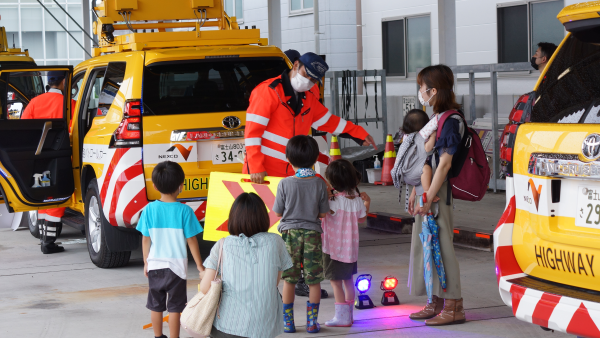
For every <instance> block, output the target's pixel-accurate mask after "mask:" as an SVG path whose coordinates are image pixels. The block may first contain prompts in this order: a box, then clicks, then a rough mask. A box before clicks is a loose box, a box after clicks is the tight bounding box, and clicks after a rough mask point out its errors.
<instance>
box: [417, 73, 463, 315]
mask: <svg viewBox="0 0 600 338" xmlns="http://www.w3.org/2000/svg"><path fill="white" fill-rule="evenodd" d="M417 83H418V84H419V86H420V89H419V101H421V104H422V105H423V106H425V107H431V108H433V114H434V115H433V116H432V117H431V118H432V120H433V119H436V120H439V118H440V116H441V115H442V114H444V113H448V111H453V110H458V109H459V107H460V106H459V104H458V103H456V100H455V96H454V92H453V91H452V88H453V86H454V75H453V74H452V70H451V69H450V68H449V67H447V66H444V65H435V66H429V67H426V68H424V69H423V70H421V72H419V74H418V76H417ZM428 125H429V124H428ZM437 128H442V130H441V134H439V133H438V134H439V135H440V137H439V138H438V139H437V140H435V145H434V151H433V154H432V155H431V156H430V158H429V159H428V161H427V163H428V165H429V164H431V170H432V172H433V179H432V180H431V184H428V183H429V182H422V183H425V184H423V185H424V187H423V188H425V189H424V191H425V193H426V195H427V198H426V201H424V203H423V206H422V207H421V206H419V202H418V201H419V199H420V198H421V196H420V195H419V193H418V191H417V190H420V189H413V190H412V193H411V195H410V198H409V204H408V209H409V213H410V214H412V215H414V216H415V223H414V225H413V231H412V244H411V262H410V276H409V281H408V282H409V286H410V289H411V293H412V292H413V291H414V292H415V294H416V295H420V296H423V295H426V289H425V281H424V278H423V245H422V243H421V240H420V238H419V234H420V233H421V230H422V229H421V224H422V222H423V218H424V216H425V215H427V213H429V211H430V209H431V206H432V202H436V201H437V200H438V198H435V199H436V201H434V197H436V196H437V197H439V203H437V204H438V218H437V224H438V225H439V237H440V248H441V256H442V260H443V262H444V268H445V270H446V291H444V290H443V289H442V287H441V285H440V282H439V279H438V277H437V274H436V271H435V269H433V297H432V301H431V302H428V303H427V304H426V305H425V307H424V308H423V309H422V310H421V311H419V312H416V313H413V314H411V315H410V318H411V319H428V320H427V321H426V322H425V324H426V325H429V326H437V325H448V324H459V323H464V321H465V312H464V308H463V300H462V295H461V286H460V269H459V265H458V260H457V259H456V254H455V252H454V244H453V236H454V223H453V207H452V203H453V202H452V196H451V194H450V195H449V194H448V187H447V184H448V181H447V177H448V171H449V170H450V168H451V166H452V156H453V155H454V153H455V152H456V150H457V147H458V145H459V143H460V141H461V139H462V135H463V134H464V132H465V129H466V126H465V125H464V124H463V122H462V120H459V119H455V118H448V119H446V120H445V122H444V123H443V125H442V126H437ZM435 136H436V135H435V133H434V134H433V135H432V137H435ZM425 168H426V170H427V169H428V168H427V166H426V167H425Z"/></svg>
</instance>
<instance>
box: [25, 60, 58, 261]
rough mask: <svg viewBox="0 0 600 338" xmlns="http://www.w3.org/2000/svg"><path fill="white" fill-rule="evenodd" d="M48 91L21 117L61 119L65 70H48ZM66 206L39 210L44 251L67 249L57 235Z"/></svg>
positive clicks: (30, 103) (49, 252) (38, 97)
mask: <svg viewBox="0 0 600 338" xmlns="http://www.w3.org/2000/svg"><path fill="white" fill-rule="evenodd" d="M48 85H49V86H50V89H49V90H48V92H47V93H44V94H42V95H38V96H36V97H34V98H33V99H32V100H31V101H29V104H28V105H27V107H26V108H25V111H24V112H23V115H22V116H21V119H61V118H63V102H64V96H63V94H62V93H63V92H64V90H65V72H62V71H51V72H48ZM64 214H65V208H52V209H45V210H39V211H38V224H40V239H41V242H42V252H43V253H44V254H51V253H56V252H62V251H64V250H65V249H64V248H63V247H62V246H59V245H56V244H55V243H54V242H55V241H56V237H57V234H58V232H60V231H61V229H62V217H63V215H64Z"/></svg>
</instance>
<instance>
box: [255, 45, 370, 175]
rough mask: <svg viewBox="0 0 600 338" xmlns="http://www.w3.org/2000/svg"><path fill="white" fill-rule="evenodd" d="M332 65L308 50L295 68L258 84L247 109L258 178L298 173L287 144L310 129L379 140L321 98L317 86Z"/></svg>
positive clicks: (365, 141)
mask: <svg viewBox="0 0 600 338" xmlns="http://www.w3.org/2000/svg"><path fill="white" fill-rule="evenodd" d="M328 69H329V67H328V66H327V64H326V63H325V61H323V59H322V58H321V57H320V56H318V55H316V54H315V53H306V54H304V55H302V56H301V57H300V59H299V60H298V61H296V62H294V67H293V68H292V70H291V71H287V70H286V71H284V72H283V74H281V75H280V76H277V77H275V78H272V79H269V80H266V81H264V82H262V83H261V84H259V85H258V86H256V88H254V90H253V91H252V94H251V95H250V105H249V107H248V110H247V112H246V132H245V143H246V157H245V160H244V169H243V170H244V173H245V174H250V176H251V179H252V181H253V182H255V183H263V181H264V177H265V176H267V175H268V176H279V177H285V176H290V175H294V174H295V173H294V170H293V169H292V167H291V166H290V165H289V163H288V162H287V159H286V156H285V146H286V145H287V142H288V140H289V139H290V138H292V137H293V136H295V135H307V134H308V132H309V131H310V128H311V127H312V128H315V129H317V130H322V131H326V132H329V133H332V134H334V135H339V134H349V135H350V136H351V137H352V138H354V139H358V140H361V142H362V144H363V145H365V146H366V145H373V147H375V141H374V140H373V137H372V136H371V135H369V134H368V133H367V132H366V131H365V130H364V129H363V128H362V127H359V126H357V125H355V124H353V123H352V122H349V121H346V120H344V119H342V118H340V117H338V116H335V115H332V114H331V113H330V112H329V111H328V109H327V108H325V106H323V104H321V102H319V96H318V95H316V94H315V92H316V91H314V90H311V89H312V88H313V86H314V85H315V84H316V83H317V82H319V81H321V78H323V76H324V75H325V72H326V71H327V70H328Z"/></svg>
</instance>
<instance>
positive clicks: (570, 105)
mask: <svg viewBox="0 0 600 338" xmlns="http://www.w3.org/2000/svg"><path fill="white" fill-rule="evenodd" d="M556 53H557V55H556V56H555V58H554V61H553V62H552V64H550V66H549V67H550V68H549V69H548V71H547V72H546V74H545V77H544V79H543V81H542V83H541V84H540V86H539V88H538V90H537V91H536V96H537V102H536V103H535V105H534V106H533V111H532V113H531V122H558V123H600V117H599V116H598V109H599V108H598V106H599V105H600V81H598V76H597V74H600V45H595V44H592V43H586V42H583V41H580V40H579V39H577V37H575V36H573V35H571V36H570V37H569V38H568V39H567V41H565V43H564V44H563V46H562V48H561V49H560V50H557V52H556Z"/></svg>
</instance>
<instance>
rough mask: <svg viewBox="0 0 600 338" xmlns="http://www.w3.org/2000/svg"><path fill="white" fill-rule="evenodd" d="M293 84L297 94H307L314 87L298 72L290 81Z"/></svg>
mask: <svg viewBox="0 0 600 338" xmlns="http://www.w3.org/2000/svg"><path fill="white" fill-rule="evenodd" d="M290 82H291V84H292V88H294V90H295V91H297V92H300V93H301V92H306V91H308V90H310V89H311V88H312V86H313V85H314V84H313V83H312V82H311V81H310V80H309V79H307V78H305V77H304V76H302V75H300V72H299V71H298V70H296V75H294V77H292V78H291V79H290Z"/></svg>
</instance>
